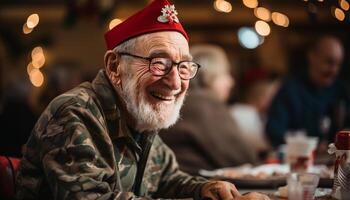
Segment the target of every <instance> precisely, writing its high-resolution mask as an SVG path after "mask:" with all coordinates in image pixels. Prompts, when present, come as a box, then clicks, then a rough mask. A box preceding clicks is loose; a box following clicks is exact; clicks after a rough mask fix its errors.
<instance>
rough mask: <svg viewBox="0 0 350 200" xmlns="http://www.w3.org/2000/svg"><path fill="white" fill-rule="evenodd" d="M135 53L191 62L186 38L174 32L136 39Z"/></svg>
mask: <svg viewBox="0 0 350 200" xmlns="http://www.w3.org/2000/svg"><path fill="white" fill-rule="evenodd" d="M135 51H136V52H137V53H140V54H142V55H145V56H150V57H169V58H171V59H173V60H192V57H191V55H190V52H189V47H188V42H187V40H186V38H185V37H184V36H183V35H182V34H181V33H178V32H175V31H162V32H155V33H150V34H145V35H142V36H140V37H138V38H137V42H136V48H135Z"/></svg>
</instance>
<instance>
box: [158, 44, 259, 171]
mask: <svg viewBox="0 0 350 200" xmlns="http://www.w3.org/2000/svg"><path fill="white" fill-rule="evenodd" d="M190 52H191V54H192V56H193V60H194V61H195V62H198V63H199V64H200V65H201V66H203V67H202V68H201V70H200V71H199V73H198V75H197V77H196V78H195V79H194V80H193V82H192V85H191V88H190V91H189V94H188V96H187V98H186V101H185V103H184V106H183V108H182V110H181V119H180V120H179V121H178V122H177V123H176V124H175V126H173V127H172V128H170V129H168V130H166V131H164V133H162V134H161V137H162V138H163V140H164V141H165V143H167V144H168V145H169V146H170V148H172V149H173V150H174V152H175V154H176V156H177V159H178V162H179V165H180V168H181V169H183V170H184V171H186V172H189V173H191V174H197V173H198V170H199V169H206V170H212V169H217V168H223V167H232V166H237V165H242V164H246V163H253V164H255V163H256V162H257V158H256V154H255V152H254V151H252V149H251V148H250V146H251V145H249V143H247V142H246V141H245V140H244V139H243V137H242V136H241V135H240V133H239V131H238V129H237V127H236V125H235V122H234V121H233V119H232V117H231V115H230V113H229V108H228V106H227V105H226V101H227V99H228V97H229V95H230V91H231V89H232V87H233V86H234V79H233V78H232V76H231V74H230V64H229V60H228V58H227V56H226V53H225V51H224V50H223V49H222V48H221V47H218V46H214V45H209V44H201V45H195V46H193V47H192V48H191V49H190Z"/></svg>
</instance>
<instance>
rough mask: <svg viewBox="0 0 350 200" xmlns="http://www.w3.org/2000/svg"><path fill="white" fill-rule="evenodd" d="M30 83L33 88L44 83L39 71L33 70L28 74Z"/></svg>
mask: <svg viewBox="0 0 350 200" xmlns="http://www.w3.org/2000/svg"><path fill="white" fill-rule="evenodd" d="M29 79H30V82H31V83H32V84H33V85H34V86H35V87H40V86H41V85H42V84H43V83H44V75H43V73H41V71H40V70H39V69H35V68H34V69H33V70H32V71H31V72H30V74H29Z"/></svg>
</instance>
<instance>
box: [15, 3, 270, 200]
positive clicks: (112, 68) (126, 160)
mask: <svg viewBox="0 0 350 200" xmlns="http://www.w3.org/2000/svg"><path fill="white" fill-rule="evenodd" d="M176 15H177V12H176V10H175V7H174V6H173V5H170V4H169V2H168V1H166V0H155V1H153V2H152V3H151V4H149V5H148V6H147V7H146V8H144V9H143V10H141V11H140V12H138V13H136V14H135V15H133V16H131V17H130V18H128V19H127V20H125V21H124V22H123V23H121V24H120V25H118V26H116V27H114V28H113V29H112V30H110V31H109V32H107V33H106V35H105V38H106V43H107V47H108V51H107V52H106V54H105V59H104V61H105V69H104V70H101V71H100V72H99V73H98V74H97V76H96V78H95V80H94V81H93V82H92V83H88V82H86V83H83V84H81V85H80V86H78V87H77V88H75V89H73V90H71V91H69V92H67V93H65V94H62V95H60V96H58V97H57V98H56V99H54V100H53V101H52V102H51V103H50V104H49V106H48V107H47V109H46V110H45V111H44V113H43V114H42V115H41V117H40V119H39V121H38V122H37V124H36V126H35V128H34V130H33V132H32V135H31V137H30V139H29V140H28V142H27V146H26V151H25V154H24V157H23V159H22V162H21V166H20V168H19V173H18V176H17V184H18V188H17V198H18V199H56V200H59V199H152V198H195V199H201V198H211V199H213V200H215V199H225V200H226V199H249V198H253V199H268V198H267V197H266V196H264V195H260V194H257V193H250V194H248V195H246V196H241V195H240V194H239V192H238V191H237V189H236V188H235V186H234V185H233V184H231V183H227V182H223V181H212V182H210V181H207V180H205V179H203V178H200V177H193V176H190V175H188V174H186V173H184V172H182V171H180V170H179V169H178V164H177V162H176V159H175V156H174V154H173V152H172V151H171V150H170V149H169V148H168V147H167V146H166V145H165V144H164V143H163V142H162V141H161V139H160V138H159V136H158V135H157V133H158V131H159V130H160V129H165V128H168V127H169V126H171V125H173V124H174V123H175V122H176V120H177V119H178V117H179V112H180V108H181V106H182V103H183V101H184V98H185V95H186V92H187V89H188V87H189V81H190V79H192V78H193V77H194V76H195V75H196V73H197V71H198V69H199V67H200V66H199V65H198V64H197V63H194V62H193V61H192V60H191V56H190V54H189V47H188V36H187V34H186V32H185V30H184V29H183V28H182V26H181V24H180V23H179V20H178V18H177V16H176Z"/></svg>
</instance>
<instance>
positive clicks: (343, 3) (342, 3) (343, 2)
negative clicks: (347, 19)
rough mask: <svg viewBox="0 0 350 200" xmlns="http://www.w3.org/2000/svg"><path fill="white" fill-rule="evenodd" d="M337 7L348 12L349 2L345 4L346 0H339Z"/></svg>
mask: <svg viewBox="0 0 350 200" xmlns="http://www.w3.org/2000/svg"><path fill="white" fill-rule="evenodd" d="M339 5H340V7H341V8H342V9H343V10H345V11H348V10H349V7H350V5H349V2H347V1H346V0H340V1H339Z"/></svg>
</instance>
